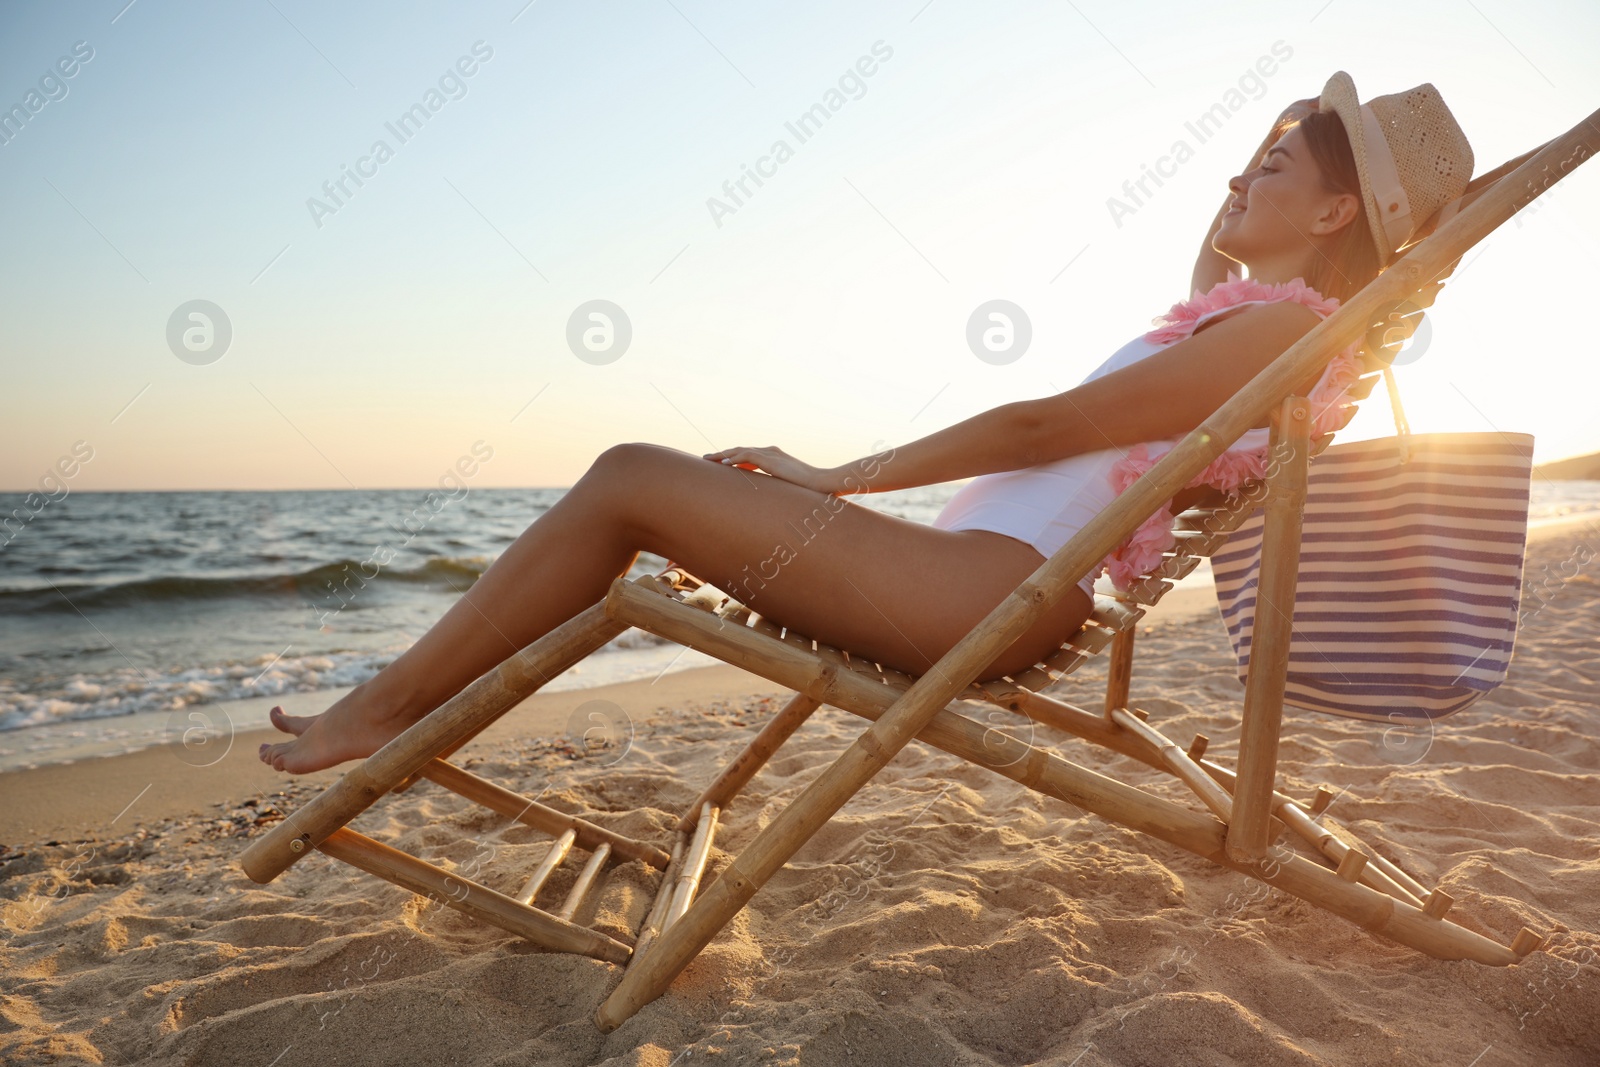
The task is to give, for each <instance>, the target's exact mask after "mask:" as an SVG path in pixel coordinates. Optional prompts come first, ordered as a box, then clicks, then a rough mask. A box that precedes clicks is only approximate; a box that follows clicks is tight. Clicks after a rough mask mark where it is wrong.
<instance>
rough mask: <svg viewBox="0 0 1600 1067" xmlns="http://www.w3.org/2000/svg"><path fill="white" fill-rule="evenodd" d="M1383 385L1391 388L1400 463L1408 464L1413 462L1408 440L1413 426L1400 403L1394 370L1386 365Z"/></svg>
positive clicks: (1390, 393) (1390, 402) (1390, 400)
mask: <svg viewBox="0 0 1600 1067" xmlns="http://www.w3.org/2000/svg"><path fill="white" fill-rule="evenodd" d="M1383 384H1384V385H1386V386H1388V388H1389V410H1390V411H1391V412H1393V413H1394V432H1395V439H1396V441H1398V442H1399V445H1400V462H1401V463H1408V462H1410V460H1411V446H1410V442H1409V440H1408V438H1409V437H1410V436H1411V424H1410V423H1409V422H1407V421H1406V409H1405V407H1404V405H1402V404H1401V403H1400V386H1399V385H1398V384H1396V382H1395V380H1394V368H1393V367H1391V366H1389V364H1387V363H1385V364H1384V365H1383Z"/></svg>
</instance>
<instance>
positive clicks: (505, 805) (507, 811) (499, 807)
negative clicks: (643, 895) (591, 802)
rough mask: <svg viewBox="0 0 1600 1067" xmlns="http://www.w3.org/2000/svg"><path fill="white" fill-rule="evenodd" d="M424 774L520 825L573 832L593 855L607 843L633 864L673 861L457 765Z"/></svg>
mask: <svg viewBox="0 0 1600 1067" xmlns="http://www.w3.org/2000/svg"><path fill="white" fill-rule="evenodd" d="M421 773H422V775H423V777H425V778H427V779H429V780H430V781H433V782H437V783H438V784H439V785H442V786H444V787H445V788H446V789H448V790H450V791H451V792H452V793H456V794H458V795H460V796H463V797H466V798H467V799H468V800H471V801H473V802H475V803H478V804H482V805H483V806H484V807H486V808H488V809H489V810H491V811H495V812H499V813H500V814H501V815H505V816H508V817H509V818H512V819H516V820H517V821H518V822H521V823H526V824H527V825H529V826H532V827H534V828H536V829H539V830H543V831H544V832H545V833H547V834H557V833H561V832H562V831H563V830H572V831H573V832H574V833H576V834H577V835H578V846H579V847H580V848H583V849H585V850H587V851H590V852H592V851H594V850H595V849H596V848H598V847H599V846H600V845H601V844H602V843H604V844H608V845H610V846H611V848H612V850H613V851H615V852H616V853H617V855H619V856H626V857H627V858H628V859H630V860H640V861H642V862H644V863H648V864H649V865H650V866H652V867H655V868H658V869H659V868H662V867H665V866H666V865H667V860H668V859H669V857H668V856H667V854H666V853H665V852H663V851H662V850H661V849H659V848H656V847H655V846H654V845H647V844H645V843H644V842H643V841H635V840H634V839H633V838H631V837H628V836H626V835H625V834H619V833H617V832H616V831H615V830H607V829H606V828H605V827H603V826H596V825H595V824H594V823H592V822H589V821H588V820H587V819H581V818H579V817H578V816H576V815H568V814H567V813H566V812H564V811H557V810H556V809H555V808H552V807H548V806H546V805H544V804H540V803H538V802H536V801H532V800H529V799H528V798H527V797H525V796H523V795H522V794H520V793H514V792H512V791H511V790H509V789H505V788H503V787H501V786H498V785H495V784H494V783H493V782H491V781H489V780H488V779H485V778H479V777H478V776H477V775H475V774H473V773H472V772H471V771H464V770H462V769H461V768H460V767H457V766H456V765H455V764H453V763H446V762H445V761H444V760H434V761H433V762H432V763H429V764H428V765H427V766H425V767H423V768H422V771H421Z"/></svg>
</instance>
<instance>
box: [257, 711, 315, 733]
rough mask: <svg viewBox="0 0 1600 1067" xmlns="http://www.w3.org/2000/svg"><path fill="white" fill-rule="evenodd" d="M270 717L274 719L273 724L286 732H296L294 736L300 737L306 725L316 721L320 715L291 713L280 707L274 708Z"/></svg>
mask: <svg viewBox="0 0 1600 1067" xmlns="http://www.w3.org/2000/svg"><path fill="white" fill-rule="evenodd" d="M268 717H269V718H270V719H271V720H272V725H273V726H276V727H277V728H278V729H280V730H282V731H283V732H284V733H286V734H294V736H296V737H299V736H300V735H301V734H303V733H305V732H306V727H308V726H310V725H311V724H312V723H314V722H316V721H317V719H318V718H319V717H320V716H317V715H290V714H289V713H288V712H287V711H284V710H283V709H282V708H281V707H278V708H273V709H272V711H271V712H270V713H269V715H268Z"/></svg>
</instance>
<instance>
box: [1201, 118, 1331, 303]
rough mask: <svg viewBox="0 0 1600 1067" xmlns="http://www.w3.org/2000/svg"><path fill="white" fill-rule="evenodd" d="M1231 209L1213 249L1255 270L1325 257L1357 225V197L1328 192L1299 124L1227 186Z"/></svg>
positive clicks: (1280, 268)
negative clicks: (1345, 230) (1256, 164)
mask: <svg viewBox="0 0 1600 1067" xmlns="http://www.w3.org/2000/svg"><path fill="white" fill-rule="evenodd" d="M1228 189H1229V190H1230V191H1231V192H1232V193H1233V203H1232V207H1231V208H1230V210H1229V211H1228V213H1227V214H1226V215H1224V216H1223V218H1222V226H1221V228H1220V229H1219V230H1218V231H1217V235H1216V237H1215V238H1214V239H1213V240H1212V242H1211V246H1212V247H1213V248H1215V249H1216V250H1217V251H1218V252H1221V253H1222V254H1223V255H1225V256H1227V257H1228V258H1229V259H1233V260H1237V261H1238V262H1240V263H1244V264H1246V265H1248V266H1250V267H1251V272H1250V273H1251V274H1252V275H1259V274H1260V273H1262V271H1261V270H1258V268H1266V267H1267V266H1268V265H1270V266H1271V267H1272V271H1271V272H1272V273H1283V268H1284V265H1285V264H1287V263H1297V262H1302V261H1305V260H1307V259H1308V258H1309V257H1311V256H1314V255H1316V254H1317V253H1316V250H1317V249H1322V250H1323V252H1324V253H1326V252H1327V250H1328V249H1329V248H1330V247H1331V245H1332V243H1333V240H1334V237H1335V236H1336V235H1337V233H1338V232H1339V231H1340V230H1341V229H1342V228H1343V227H1344V226H1346V225H1348V224H1350V223H1352V222H1354V221H1356V218H1357V214H1358V212H1359V211H1360V207H1361V205H1360V203H1359V201H1358V200H1357V198H1356V197H1355V196H1353V195H1351V194H1349V193H1329V192H1326V191H1325V190H1324V189H1323V185H1322V173H1321V168H1319V167H1318V166H1317V161H1316V160H1315V159H1314V158H1313V157H1312V155H1311V149H1310V148H1309V146H1307V144H1306V141H1305V133H1304V132H1303V131H1302V130H1301V129H1300V127H1299V126H1295V127H1293V128H1291V129H1290V130H1289V132H1288V133H1285V134H1284V135H1283V136H1282V137H1280V138H1279V139H1278V140H1277V142H1276V143H1275V144H1274V145H1273V146H1272V147H1271V148H1270V149H1268V150H1267V154H1266V157H1265V158H1264V159H1262V161H1261V165H1260V166H1259V167H1257V168H1256V169H1254V170H1252V171H1248V172H1246V173H1244V174H1240V175H1236V176H1235V177H1234V178H1232V179H1231V180H1230V181H1229V182H1228Z"/></svg>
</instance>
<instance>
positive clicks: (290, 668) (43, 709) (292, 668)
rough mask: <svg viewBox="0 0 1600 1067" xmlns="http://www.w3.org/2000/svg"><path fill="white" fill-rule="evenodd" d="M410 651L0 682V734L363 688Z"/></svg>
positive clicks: (623, 640)
mask: <svg viewBox="0 0 1600 1067" xmlns="http://www.w3.org/2000/svg"><path fill="white" fill-rule="evenodd" d="M664 643H665V642H664V641H663V640H662V639H661V638H659V637H657V636H655V635H654V634H652V633H649V632H648V631H645V630H639V629H631V630H628V631H625V632H624V633H622V634H620V635H618V636H617V637H616V638H615V639H614V640H613V641H612V642H611V643H610V644H609V645H607V646H606V647H605V648H604V649H602V650H601V653H600V654H604V653H606V652H610V651H612V650H622V649H636V648H648V647H652V646H656V645H661V644H664ZM408 647H410V643H409V642H405V643H402V644H397V645H394V646H392V647H390V648H386V649H383V650H381V651H378V652H370V651H367V652H330V653H326V654H321V655H306V656H280V657H277V658H274V657H273V656H272V655H270V654H265V655H261V656H258V657H256V658H255V659H254V660H252V661H250V662H247V663H229V664H222V665H218V666H210V667H190V668H184V669H174V670H170V671H167V672H165V673H158V672H153V671H149V670H139V669H137V668H133V667H124V668H119V669H117V670H113V671H109V672H107V673H104V674H97V675H88V674H73V675H70V676H68V677H66V678H63V679H59V680H56V681H54V682H51V683H46V684H40V685H34V686H29V687H27V688H20V687H18V686H17V685H15V683H13V682H10V681H8V680H6V679H0V733H4V732H6V731H11V730H23V729H27V728H28V727H32V726H42V725H45V724H49V723H59V722H70V721H78V720H91V719H106V718H114V717H117V716H122V715H133V714H136V713H138V712H150V711H156V712H160V711H176V710H181V709H183V708H187V707H193V706H198V705H203V704H216V703H222V702H226V701H232V700H248V699H250V698H252V697H264V696H279V695H281V694H284V693H306V692H313V691H315V690H318V689H339V688H344V687H347V686H353V685H360V684H361V683H362V682H365V681H366V680H367V679H369V678H371V677H372V676H373V675H375V674H377V673H378V671H380V670H382V669H383V668H384V667H385V666H387V665H388V664H389V663H391V662H392V661H393V660H394V659H395V657H396V656H398V655H400V653H402V652H404V651H405V650H406V649H407V648H408Z"/></svg>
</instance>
